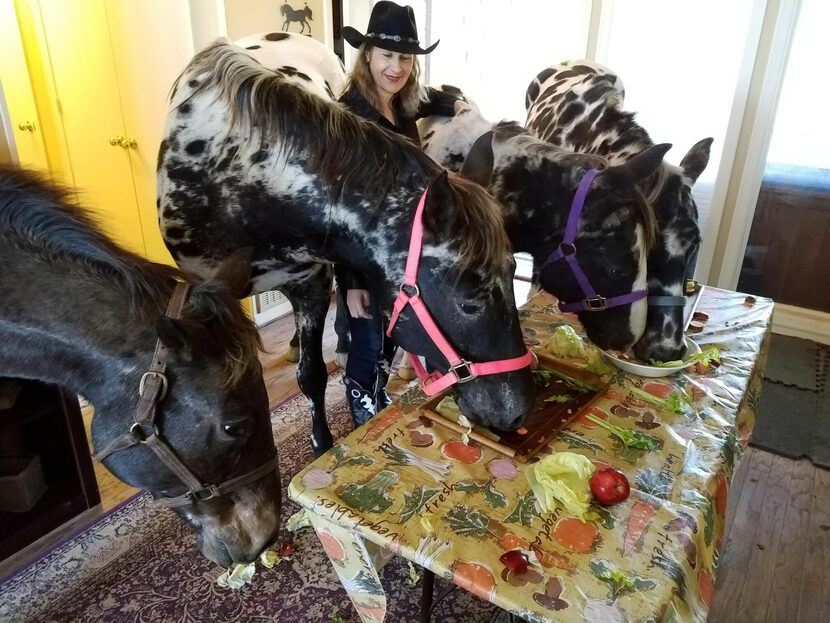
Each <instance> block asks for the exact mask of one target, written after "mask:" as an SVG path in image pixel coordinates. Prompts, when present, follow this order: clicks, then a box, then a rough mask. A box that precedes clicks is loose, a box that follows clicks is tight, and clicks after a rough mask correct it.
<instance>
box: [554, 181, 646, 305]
mask: <svg viewBox="0 0 830 623" xmlns="http://www.w3.org/2000/svg"><path fill="white" fill-rule="evenodd" d="M598 174H599V171H597V170H596V169H589V170H588V171H586V172H585V174H584V175H583V176H582V180H580V182H579V186H578V187H577V189H576V193H575V194H574V199H573V202H572V203H571V211H570V212H569V214H568V223H567V225H566V226H565V235H564V237H563V239H562V242H561V243H560V245H559V247H558V248H557V249H556V250H554V251H553V253H551V254H550V255H549V256H548V259H547V260H545V263H544V264H542V266H541V267H540V268H539V270H540V272H541V271H542V270H544V269H545V267H546V266H549V265H551V264H554V263H556V262H558V261H559V260H562V259H564V260H565V261H566V262H567V263H568V266H569V267H570V269H571V273H572V274H573V276H574V278H575V279H576V281H577V283H578V284H579V287H580V289H581V290H582V294H584V295H585V298H584V299H583V300H581V301H577V302H576V303H563V302H562V301H560V302H559V309H560V310H562V311H563V312H579V311H603V310H606V309H609V308H611V307H618V306H620V305H628V304H629V303H633V302H635V301H639V300H640V299H641V298H644V297H645V296H646V295H647V294H648V290H635V291H633V292H629V293H628V294H623V295H620V296H612V297H608V298H606V297H604V296H600V295H599V294H597V293H596V292H595V291H594V288H593V287H591V282H590V281H589V280H588V277H587V275H586V274H585V272H584V271H583V270H582V267H581V266H580V265H579V260H578V259H577V257H576V244H575V243H574V241H575V240H576V234H577V231H578V229H579V216H580V215H581V214H582V208H584V207H585V198H586V197H587V196H588V189H589V188H590V186H591V182H593V181H594V178H595V177H596V176H597V175H598Z"/></svg>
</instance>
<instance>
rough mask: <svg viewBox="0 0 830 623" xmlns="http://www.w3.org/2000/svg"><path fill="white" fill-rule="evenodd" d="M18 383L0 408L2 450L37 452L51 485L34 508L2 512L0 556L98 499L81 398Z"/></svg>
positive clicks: (49, 387) (47, 387)
mask: <svg viewBox="0 0 830 623" xmlns="http://www.w3.org/2000/svg"><path fill="white" fill-rule="evenodd" d="M17 382H18V383H19V384H20V386H21V389H20V393H19V394H18V395H17V398H16V400H15V402H14V405H13V406H12V408H11V409H4V410H0V452H2V453H4V454H7V455H8V454H15V455H18V454H20V455H29V456H30V455H35V456H37V457H38V458H39V460H40V465H41V468H42V470H43V476H44V480H45V482H46V487H47V488H46V492H45V493H44V494H43V496H42V497H41V498H40V499H39V500H38V501H37V503H36V504H35V506H34V507H33V508H31V510H28V511H26V512H3V511H0V561H2V560H3V559H5V558H7V557H9V556H11V555H13V554H15V553H16V552H18V551H19V550H21V549H23V548H24V547H26V546H28V545H30V544H31V543H33V542H35V541H36V540H38V539H39V538H41V537H42V536H44V535H45V534H47V533H49V532H51V531H52V530H54V529H56V528H58V527H60V526H62V525H63V524H65V523H66V522H68V521H70V520H71V519H74V518H75V517H77V516H78V515H80V514H81V513H83V512H85V511H87V510H89V509H91V508H93V507H95V506H97V505H98V504H99V503H100V497H99V494H98V486H97V484H96V482H95V473H94V471H93V468H92V459H91V458H90V455H89V448H88V446H87V441H86V435H85V433H84V425H83V420H82V418H81V411H80V408H79V406H78V400H77V397H76V396H74V395H73V394H70V393H67V392H64V391H63V390H61V389H60V388H58V387H56V386H54V385H47V384H45V383H41V382H38V381H17Z"/></svg>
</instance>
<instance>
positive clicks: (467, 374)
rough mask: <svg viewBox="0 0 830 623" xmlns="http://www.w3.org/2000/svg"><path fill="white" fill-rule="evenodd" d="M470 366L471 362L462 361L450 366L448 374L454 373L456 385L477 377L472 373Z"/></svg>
mask: <svg viewBox="0 0 830 623" xmlns="http://www.w3.org/2000/svg"><path fill="white" fill-rule="evenodd" d="M472 365H473V364H472V363H471V362H469V361H465V360H463V359H462V360H461V363H457V364H455V365H454V366H450V369H449V372H455V378H456V379H458V380H457V382H458V383H466V382H467V381H472V380H473V379H474V378H476V376H477V375H476V374H475V372H473V369H472V367H471V366H472Z"/></svg>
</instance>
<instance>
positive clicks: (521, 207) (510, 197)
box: [487, 141, 584, 257]
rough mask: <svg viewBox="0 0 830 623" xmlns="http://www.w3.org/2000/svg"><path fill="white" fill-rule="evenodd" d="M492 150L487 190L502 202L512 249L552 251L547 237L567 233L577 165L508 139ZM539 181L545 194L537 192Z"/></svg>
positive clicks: (554, 237) (533, 253)
mask: <svg viewBox="0 0 830 623" xmlns="http://www.w3.org/2000/svg"><path fill="white" fill-rule="evenodd" d="M493 153H494V158H495V160H494V171H493V172H494V174H493V177H492V179H491V183H490V185H489V186H488V188H487V190H488V191H489V192H490V193H491V194H492V195H493V196H494V197H495V198H496V202H497V203H498V204H499V205H500V206H502V210H503V214H504V224H505V229H506V232H507V236H508V238H509V239H510V244H511V245H512V247H513V250H514V251H515V252H517V253H530V254H531V255H534V257H535V256H536V255H537V254H542V253H545V252H547V253H550V251H551V250H552V249H549V248H548V246H550V245H549V244H548V245H547V246H545V245H546V243H545V240H544V239H550V238H552V239H553V240H556V241H560V240H561V239H562V236H563V235H564V232H565V224H566V223H567V219H568V213H569V211H570V207H571V201H572V199H573V192H574V189H573V187H572V186H573V184H572V182H571V180H573V178H574V175H575V170H574V167H573V166H570V165H568V164H566V163H564V162H560V161H557V160H556V159H554V158H550V157H544V158H543V157H542V156H540V155H534V154H532V153H530V152H528V151H525V150H518V149H515V148H514V146H513V145H511V143H510V142H509V141H508V142H507V143H502V144H498V143H494V152H493ZM563 154H565V152H564V151H563ZM537 159H538V160H537ZM540 163H542V164H544V166H539V165H540ZM582 168H584V167H582ZM543 171H544V173H543ZM540 182H541V183H542V184H543V186H544V191H543V192H544V197H539V196H538V192H539V191H538V188H539V184H540Z"/></svg>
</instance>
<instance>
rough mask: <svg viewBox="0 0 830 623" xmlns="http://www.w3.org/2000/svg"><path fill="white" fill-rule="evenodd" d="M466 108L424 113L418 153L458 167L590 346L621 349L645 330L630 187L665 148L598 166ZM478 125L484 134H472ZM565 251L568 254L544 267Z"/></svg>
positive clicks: (646, 214) (637, 205) (641, 236)
mask: <svg viewBox="0 0 830 623" xmlns="http://www.w3.org/2000/svg"><path fill="white" fill-rule="evenodd" d="M443 88H445V89H446V87H443ZM471 106H472V108H471V109H470V110H468V111H465V112H464V113H461V114H459V115H457V116H456V117H454V118H451V119H448V118H437V117H433V118H430V119H429V120H427V121H426V122H424V123H422V124H421V125H420V126H419V129H420V130H421V131H422V136H423V138H424V140H425V142H426V150H427V153H429V154H430V155H432V156H433V157H435V158H436V159H438V160H439V161H440V162H442V163H445V164H446V165H447V166H450V167H456V166H459V164H458V163H460V162H463V163H464V164H463V168H462V171H461V173H462V175H464V176H466V177H469V178H470V179H472V180H474V181H476V182H477V183H479V184H481V185H483V186H484V187H486V188H487V189H488V190H489V191H490V192H491V193H492V194H493V195H494V196H495V197H496V199H497V200H498V201H499V202H500V203H501V205H502V206H503V208H504V211H505V223H506V226H507V232H508V235H509V236H510V241H511V243H512V245H513V248H514V250H515V251H521V252H528V253H530V254H531V255H532V256H533V258H534V263H535V265H536V269H537V275H536V277H537V279H538V280H539V282H540V285H541V286H542V287H543V288H544V289H545V290H547V291H549V292H551V293H553V294H555V295H556V296H557V297H558V298H559V299H560V301H563V302H564V304H565V305H568V304H570V305H573V307H572V309H573V310H574V311H577V313H578V315H579V318H580V320H581V321H582V323H583V325H584V327H585V330H586V332H587V334H588V336H589V338H590V339H591V340H592V341H593V342H595V343H596V344H597V345H598V346H599V347H600V348H626V347H628V346H631V345H632V344H633V343H634V342H635V341H636V340H637V339H638V338H639V337H640V335H641V334H642V332H643V329H644V327H645V317H646V302H645V280H646V277H645V258H646V254H647V252H648V249H649V246H650V243H651V240H652V237H653V231H654V216H653V212H652V210H651V208H650V207H649V206H648V205H647V204H646V203H645V201H644V200H643V197H642V195H641V194H640V193H639V191H637V189H636V187H635V185H634V182H636V181H637V180H639V179H642V178H643V177H646V176H648V175H649V174H651V173H652V172H653V171H654V170H655V169H656V168H657V167H658V166H659V164H660V161H661V159H662V155H663V153H665V151H666V150H667V149H668V146H658V147H655V148H654V149H653V150H652V151H651V152H649V153H648V154H643V156H642V158H640V159H638V160H637V162H633V163H632V164H631V166H630V167H607V164H606V163H604V161H602V159H599V158H595V157H591V156H585V155H581V154H574V153H573V152H569V151H566V150H563V149H559V148H556V147H553V146H551V145H549V144H547V143H545V142H543V141H541V140H539V139H536V138H533V137H532V136H530V135H529V134H528V133H527V131H525V130H524V129H523V128H521V127H520V126H519V125H518V124H516V123H511V122H502V123H499V124H495V125H494V124H492V123H490V122H487V121H486V120H484V119H483V118H482V117H481V114H480V113H479V112H478V109H477V107H476V106H475V104H473V103H471ZM485 128H486V129H489V130H490V131H489V132H485V133H484V134H482V135H481V136H480V137H479V134H480V133H481V132H482V130H484V129H485ZM477 137H478V138H477ZM596 168H603V170H602V171H601V172H600V173H599V174H598V175H596V178H595V179H594V180H593V182H591V184H590V186H589V189H588V192H587V194H586V195H585V197H584V201H583V203H582V205H581V206H579V208H578V210H579V211H578V213H577V214H576V215H575V216H574V217H573V218H574V219H576V221H575V223H576V224H577V226H576V227H575V228H574V232H573V235H574V237H573V239H572V240H570V241H566V240H565V235H566V228H567V227H566V226H567V223H568V220H569V219H568V217H569V214H570V212H569V210H570V209H571V208H572V207H573V206H574V197H575V195H576V194H577V190H578V188H579V186H580V183H582V180H583V179H584V177H585V175H586V173H588V172H589V171H590V170H591V169H596ZM591 175H593V174H591ZM563 243H567V244H566V245H563ZM565 246H567V249H568V252H569V254H572V255H573V257H572V258H570V259H568V260H563V261H552V260H551V256H552V254H553V253H554V252H556V251H557V250H559V249H562V248H564V247H565ZM574 263H575V264H577V265H578V268H576V269H574V268H573V264H574ZM575 270H576V271H579V272H581V273H584V279H583V278H582V277H577V274H576V272H575ZM585 283H587V284H588V286H587V287H586V286H585ZM586 290H588V291H586ZM588 300H590V302H586V301H588ZM583 303H584V304H583ZM568 308H570V307H568Z"/></svg>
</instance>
